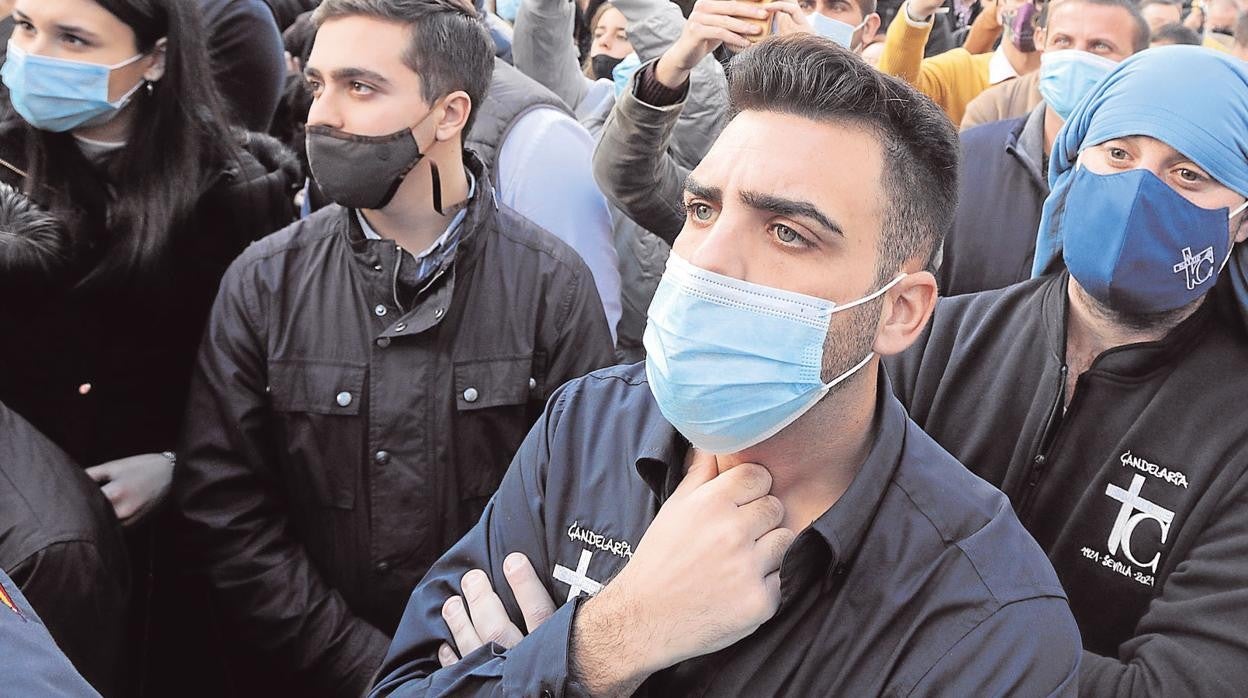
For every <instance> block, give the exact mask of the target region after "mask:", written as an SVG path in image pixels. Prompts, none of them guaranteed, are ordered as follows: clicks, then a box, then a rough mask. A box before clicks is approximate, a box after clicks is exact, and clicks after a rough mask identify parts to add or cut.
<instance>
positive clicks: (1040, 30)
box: [1035, 27, 1049, 52]
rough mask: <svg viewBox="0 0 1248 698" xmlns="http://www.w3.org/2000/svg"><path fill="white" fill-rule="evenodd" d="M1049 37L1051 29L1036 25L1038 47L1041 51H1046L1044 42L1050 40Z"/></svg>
mask: <svg viewBox="0 0 1248 698" xmlns="http://www.w3.org/2000/svg"><path fill="white" fill-rule="evenodd" d="M1048 37H1049V30H1048V28H1047V27H1036V35H1035V41H1036V48H1037V49H1039V50H1040V51H1041V52H1043V51H1044V44H1045V42H1046V41H1047V40H1048Z"/></svg>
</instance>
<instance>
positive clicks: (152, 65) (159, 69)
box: [143, 39, 169, 82]
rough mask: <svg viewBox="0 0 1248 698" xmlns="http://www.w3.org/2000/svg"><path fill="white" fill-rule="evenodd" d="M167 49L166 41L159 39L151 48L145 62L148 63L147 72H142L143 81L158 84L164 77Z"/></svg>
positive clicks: (167, 41)
mask: <svg viewBox="0 0 1248 698" xmlns="http://www.w3.org/2000/svg"><path fill="white" fill-rule="evenodd" d="M168 48H169V40H168V39H160V40H158V41H157V42H156V45H155V46H153V47H152V51H151V55H149V56H148V57H147V59H146V60H148V61H150V62H149V63H148V66H147V70H145V71H143V79H144V80H146V81H148V82H159V81H160V79H161V78H163V77H165V53H166V51H167V50H168Z"/></svg>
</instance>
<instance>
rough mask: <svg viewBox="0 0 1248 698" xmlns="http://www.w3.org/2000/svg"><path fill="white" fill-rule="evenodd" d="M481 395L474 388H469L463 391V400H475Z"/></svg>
mask: <svg viewBox="0 0 1248 698" xmlns="http://www.w3.org/2000/svg"><path fill="white" fill-rule="evenodd" d="M479 397H481V395H480V393H478V392H477V389H476V388H469V389H467V390H465V391H464V402H476V401H477V398H479Z"/></svg>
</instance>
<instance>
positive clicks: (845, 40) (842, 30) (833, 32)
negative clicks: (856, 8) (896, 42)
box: [806, 12, 867, 51]
mask: <svg viewBox="0 0 1248 698" xmlns="http://www.w3.org/2000/svg"><path fill="white" fill-rule="evenodd" d="M806 21H807V22H810V27H811V28H812V29H814V30H815V33H816V34H818V35H819V36H822V37H823V38H825V39H829V40H831V41H832V42H833V43H837V44H840V45H841V46H844V47H845V48H847V49H849V50H850V51H853V50H854V46H853V43H854V33H855V32H857V31H858V30H859V29H862V28H863V27H865V26H867V20H865V19H864V20H862V23H861V24H859V25H858V26H856V27H855V26H854V25H852V24H850V23H849V22H842V21H841V20H839V19H832V18H831V17H825V16H823V15H821V14H819V13H818V12H811V13H810V14H808V15H806Z"/></svg>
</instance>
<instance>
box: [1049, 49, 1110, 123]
mask: <svg viewBox="0 0 1248 698" xmlns="http://www.w3.org/2000/svg"><path fill="white" fill-rule="evenodd" d="M1117 65H1118V64H1117V63H1115V62H1113V61H1111V60H1109V59H1108V58H1105V57H1104V56H1098V55H1096V54H1092V53H1088V52H1087V51H1079V50H1077V49H1066V50H1063V51H1045V52H1044V53H1042V54H1040V85H1039V87H1040V95H1041V96H1042V97H1044V101H1045V103H1046V104H1048V105H1049V106H1050V107H1053V111H1055V112H1057V115H1058V116H1060V117H1062V120H1063V121H1065V120H1066V119H1068V118H1070V114H1071V112H1073V111H1074V110H1075V107H1076V106H1077V105H1078V104H1079V102H1081V101H1082V100H1083V98H1084V97H1085V96H1086V95H1087V94H1088V93H1089V92H1091V91H1092V88H1093V87H1096V84H1097V83H1099V82H1100V81H1101V80H1102V79H1104V78H1105V76H1106V75H1109V73H1110V71H1112V70H1113V69H1114V67H1115V66H1117Z"/></svg>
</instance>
